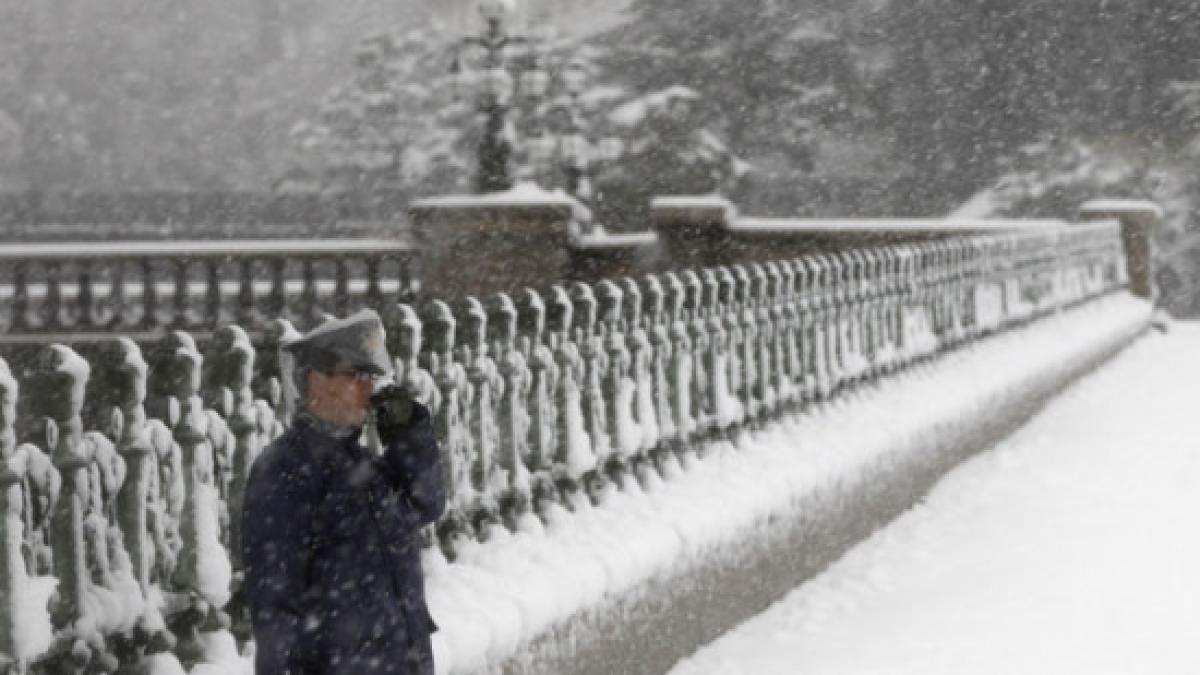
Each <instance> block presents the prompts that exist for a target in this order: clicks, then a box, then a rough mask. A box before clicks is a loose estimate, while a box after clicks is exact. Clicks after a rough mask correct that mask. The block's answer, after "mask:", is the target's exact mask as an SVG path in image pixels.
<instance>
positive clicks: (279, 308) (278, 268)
mask: <svg viewBox="0 0 1200 675" xmlns="http://www.w3.org/2000/svg"><path fill="white" fill-rule="evenodd" d="M268 264H269V265H270V267H271V289H270V290H269V291H268V292H267V316H268V317H270V318H272V319H287V318H288V315H289V312H288V303H287V296H288V292H287V275H286V273H287V264H288V261H287V259H286V258H284V257H282V256H279V257H274V258H271V259H270V261H269V263H268Z"/></svg>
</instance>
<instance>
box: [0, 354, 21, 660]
mask: <svg viewBox="0 0 1200 675" xmlns="http://www.w3.org/2000/svg"><path fill="white" fill-rule="evenodd" d="M16 413H17V381H16V379H14V378H13V376H12V373H11V372H10V371H9V369H8V364H7V363H5V362H4V361H3V360H2V359H0V668H3V667H4V666H5V665H6V664H8V663H12V662H13V661H19V660H20V658H21V655H18V654H17V644H16V637H15V629H16V618H17V612H18V607H19V604H20V601H21V598H20V594H21V593H22V592H23V591H24V590H25V589H24V588H22V584H24V583H27V582H26V580H25V577H26V572H27V571H26V569H25V557H24V555H23V554H22V551H21V548H22V544H23V543H24V532H23V530H24V529H25V528H24V526H23V525H24V523H23V522H22V518H21V511H22V510H23V507H24V499H23V497H22V494H21V487H22V483H23V481H24V479H25V461H24V459H23V457H21V456H20V455H19V454H18V452H19V451H18V450H17V447H16V443H17V440H16V433H15V432H14V430H13V422H14V421H15V418H16ZM11 528H15V531H13V530H12V529H11Z"/></svg>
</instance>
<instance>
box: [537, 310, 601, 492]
mask: <svg viewBox="0 0 1200 675" xmlns="http://www.w3.org/2000/svg"><path fill="white" fill-rule="evenodd" d="M574 315H575V307H574V304H573V303H572V302H571V297H570V296H569V295H567V291H566V290H565V289H564V288H563V287H562V286H552V287H551V288H550V300H549V306H548V307H547V324H548V327H549V331H550V332H549V337H550V343H549V346H550V349H551V350H552V351H553V352H554V361H555V363H556V364H557V368H558V378H557V383H556V386H555V390H554V403H555V408H556V409H557V412H558V426H557V427H556V430H555V436H556V438H557V440H558V448H557V450H556V451H555V455H554V464H555V467H554V473H555V474H556V476H555V481H556V483H557V484H558V489H559V490H560V491H562V493H563V497H564V498H565V499H566V500H567V501H568V503H570V501H571V500H572V498H575V497H577V496H578V495H579V494H581V493H580V489H581V486H582V484H583V476H584V474H586V473H587V472H589V471H591V470H592V469H594V468H595V467H596V455H595V453H594V452H593V448H592V439H591V438H590V437H589V436H588V433H587V424H586V422H585V416H584V411H583V389H582V388H583V381H584V378H585V376H586V373H587V367H586V365H585V363H584V361H583V356H582V355H581V354H580V352H579V345H578V344H577V343H576V341H575V339H573V337H572V331H573V328H574V322H573V321H572V319H573V318H574Z"/></svg>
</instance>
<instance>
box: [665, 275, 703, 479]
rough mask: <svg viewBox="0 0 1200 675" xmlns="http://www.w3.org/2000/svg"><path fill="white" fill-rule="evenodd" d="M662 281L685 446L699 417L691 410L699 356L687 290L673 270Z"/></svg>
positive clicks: (677, 423) (674, 402)
mask: <svg viewBox="0 0 1200 675" xmlns="http://www.w3.org/2000/svg"><path fill="white" fill-rule="evenodd" d="M663 280H664V282H665V284H666V302H667V305H666V307H667V315H666V317H665V321H667V322H668V326H667V330H668V332H667V338H668V339H669V340H670V343H671V350H670V361H669V362H668V372H667V384H668V392H669V395H670V406H671V412H672V414H673V417H672V426H673V427H674V430H675V436H676V438H677V439H678V440H679V441H680V444H681V445H682V442H683V441H686V440H687V439H688V438H690V437H691V435H692V434H694V433H695V432H696V420H695V417H694V416H693V413H692V410H693V408H692V391H693V389H694V386H693V385H692V379H693V378H694V377H695V372H694V369H695V362H696V358H695V355H694V347H693V343H692V334H691V326H690V325H689V321H688V310H687V289H686V288H685V287H684V285H683V282H682V281H681V280H680V279H679V277H678V276H676V275H675V274H674V273H667V274H666V275H664V276H663ZM660 468H661V466H660Z"/></svg>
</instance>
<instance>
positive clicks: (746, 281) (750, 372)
mask: <svg viewBox="0 0 1200 675" xmlns="http://www.w3.org/2000/svg"><path fill="white" fill-rule="evenodd" d="M733 278H734V282H735V283H734V289H735V290H734V306H735V307H737V312H736V316H737V319H738V320H739V322H740V330H741V332H740V335H739V340H738V352H737V355H738V361H739V364H738V365H739V366H740V369H739V370H740V373H739V374H740V378H739V379H740V380H741V381H740V386H739V387H738V388H737V392H738V397H739V400H740V401H741V404H742V412H743V414H744V415H745V416H746V418H747V419H755V418H757V417H758V415H759V413H760V412H761V411H762V401H761V400H760V399H759V398H758V397H757V396H756V395H755V393H756V391H757V390H758V387H759V377H760V375H765V374H766V373H764V372H762V368H761V367H760V366H761V364H759V363H758V357H759V351H758V331H759V325H758V316H757V311H756V307H755V302H754V287H753V282H752V280H751V279H750V273H749V271H748V270H747V269H746V266H745V265H734V266H733ZM736 421H738V422H740V421H741V420H736Z"/></svg>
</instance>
